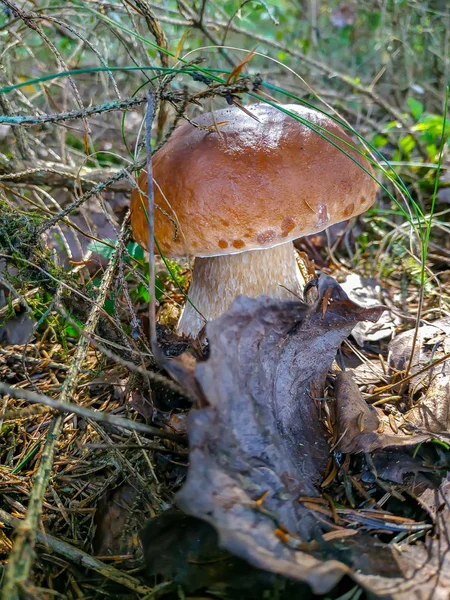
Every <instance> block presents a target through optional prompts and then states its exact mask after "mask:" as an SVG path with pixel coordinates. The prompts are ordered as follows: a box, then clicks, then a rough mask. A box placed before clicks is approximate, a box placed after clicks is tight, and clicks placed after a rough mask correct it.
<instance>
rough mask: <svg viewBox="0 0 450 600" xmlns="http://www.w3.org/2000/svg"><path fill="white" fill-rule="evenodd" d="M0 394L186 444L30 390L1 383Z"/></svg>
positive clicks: (176, 437)
mask: <svg viewBox="0 0 450 600" xmlns="http://www.w3.org/2000/svg"><path fill="white" fill-rule="evenodd" d="M0 394H7V395H8V396H11V397H12V398H15V399H17V400H26V401H27V402H31V403H32V404H42V405H43V406H48V407H49V408H52V409H53V410H56V411H58V412H59V413H62V414H73V415H78V416H79V417H83V418H84V419H92V421H95V422H96V423H107V424H108V425H113V426H114V427H119V428H121V429H127V430H129V431H138V432H139V433H146V434H147V435H151V436H153V437H159V438H162V439H166V440H171V441H173V442H179V443H185V442H186V439H185V438H184V437H183V436H181V435H177V434H176V433H170V431H161V430H160V429H158V428H157V427H152V426H151V425H146V424H145V423H139V422H138V421H131V419H124V418H123V417H117V416H116V415H111V414H109V413H105V412H100V411H97V410H93V409H92V408H86V407H84V406H78V404H74V403H73V402H62V401H61V400H55V399H54V398H50V397H49V396H45V395H44V394H38V393H36V392H32V391H31V390H25V389H22V388H16V387H12V386H10V385H8V384H7V383H2V382H1V381H0ZM2 418H4V419H8V413H6V414H4V415H3V417H2Z"/></svg>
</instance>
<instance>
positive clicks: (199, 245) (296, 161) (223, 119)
mask: <svg viewBox="0 0 450 600" xmlns="http://www.w3.org/2000/svg"><path fill="white" fill-rule="evenodd" d="M246 108H247V110H248V111H249V112H250V113H251V114H252V115H253V117H252V116H250V115H249V114H247V113H246V112H244V111H242V110H241V109H239V108H237V107H231V108H226V109H223V110H217V111H215V112H214V113H207V114H204V115H202V116H200V117H198V118H197V119H196V121H195V126H194V125H192V124H190V123H186V124H184V125H182V126H180V127H178V128H177V129H176V130H175V131H174V132H173V134H172V136H171V137H170V138H169V140H168V141H167V143H166V144H165V145H164V146H163V147H162V148H161V149H160V150H159V151H158V152H157V153H156V154H155V156H154V158H153V178H154V197H155V214H154V224H155V239H156V242H157V245H158V248H159V250H160V251H161V253H162V254H163V255H164V256H167V257H170V258H177V257H183V256H195V257H196V258H195V263H194V269H193V274H192V283H191V287H190V290H189V299H190V302H187V303H186V306H185V308H184V310H183V314H182V316H181V319H180V322H179V324H178V332H179V333H180V334H183V335H186V336H191V337H196V336H197V335H198V334H199V332H200V330H201V329H202V328H203V326H204V324H205V320H204V319H206V320H210V319H214V318H216V317H217V316H219V315H220V314H222V313H223V312H225V311H226V310H227V309H228V308H229V306H230V305H231V303H232V301H233V300H234V299H235V298H236V296H238V295H239V294H246V295H247V296H250V297H257V296H259V295H261V294H266V295H269V296H272V297H275V298H281V299H283V298H284V299H292V298H293V295H292V293H296V294H298V293H299V292H300V291H301V290H302V287H303V284H304V280H303V278H302V276H301V274H300V270H299V268H298V265H297V262H296V256H295V250H294V246H293V243H292V242H293V240H295V239H297V238H299V237H303V236H306V235H310V234H313V233H317V232H319V231H323V230H324V229H326V228H327V227H329V226H330V225H332V224H333V223H338V222H340V221H344V220H346V219H350V218H351V217H354V216H356V215H359V214H361V213H362V212H364V211H365V210H367V209H368V208H369V207H370V206H371V205H372V204H373V203H374V201H375V196H376V188H377V185H376V183H375V181H374V180H373V179H372V178H371V177H370V175H369V174H367V173H366V172H365V171H364V170H363V169H361V167H360V166H359V165H358V164H356V163H355V162H354V160H352V159H351V158H349V156H347V155H346V154H345V153H344V152H342V151H341V150H340V149H339V148H337V147H335V146H333V144H331V143H330V142H328V141H327V140H325V139H324V138H323V137H321V136H320V135H319V134H318V133H316V132H314V131H312V130H311V129H310V128H309V127H307V126H306V125H303V124H302V123H300V122H299V121H297V120H296V119H294V118H293V117H292V116H290V115H288V114H286V113H285V112H283V111H281V110H279V109H277V108H275V107H273V106H271V105H268V104H255V105H251V106H247V107H246ZM284 108H286V109H288V110H289V111H291V112H294V113H296V114H297V115H299V116H300V117H302V118H303V119H307V120H308V121H310V122H312V123H313V124H314V125H315V126H319V127H321V128H324V129H326V130H327V132H329V133H331V134H333V135H335V136H338V138H341V139H342V140H344V142H347V143H349V144H351V146H350V147H348V146H347V145H346V144H345V143H343V142H341V141H337V140H336V138H333V137H332V135H331V136H328V137H329V138H330V139H332V140H333V141H334V143H336V144H337V146H339V147H340V148H342V149H343V150H344V151H345V152H346V153H348V154H349V155H350V156H351V157H353V158H354V159H355V160H356V161H357V162H359V163H360V164H362V165H364V167H365V169H367V170H368V171H369V172H371V167H370V164H369V163H368V161H367V160H366V159H365V158H364V157H362V156H361V155H360V154H358V153H357V152H356V151H354V150H353V149H352V148H353V147H354V146H353V144H352V141H351V139H350V138H349V137H348V136H347V134H346V133H345V132H344V131H343V129H342V128H341V127H339V126H338V125H337V124H336V123H335V122H334V121H333V120H331V119H330V118H328V117H326V116H324V115H322V114H321V113H319V112H317V111H314V110H310V109H308V108H304V107H302V106H298V105H286V106H285V107H284ZM254 117H256V118H254ZM138 188H139V190H140V191H139V190H136V189H135V190H133V194H132V198H131V225H132V231H133V236H134V238H135V240H136V241H137V242H138V243H139V244H140V245H141V246H143V247H144V248H147V249H148V222H147V211H146V207H147V200H146V191H147V174H146V172H145V171H143V172H142V173H141V175H140V177H139V180H138Z"/></svg>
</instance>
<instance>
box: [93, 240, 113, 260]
mask: <svg viewBox="0 0 450 600" xmlns="http://www.w3.org/2000/svg"><path fill="white" fill-rule="evenodd" d="M104 242H105V243H103V242H100V241H97V240H94V241H93V242H91V243H90V244H89V246H88V250H90V251H91V252H93V253H94V254H98V255H99V256H103V258H106V259H108V260H109V259H110V258H111V256H112V253H113V252H114V249H115V247H116V246H117V240H111V239H109V238H105V239H104ZM108 244H109V245H108ZM111 246H114V248H111Z"/></svg>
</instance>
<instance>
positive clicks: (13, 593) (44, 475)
mask: <svg viewBox="0 0 450 600" xmlns="http://www.w3.org/2000/svg"><path fill="white" fill-rule="evenodd" d="M125 230H126V226H125V225H124V226H123V227H122V230H121V236H120V237H121V238H122V236H123V235H124V233H125ZM119 256H120V253H119V247H117V248H115V250H114V251H113V254H112V256H111V260H110V262H109V264H108V267H107V268H106V271H105V274H104V276H103V279H102V282H101V284H100V289H99V292H98V296H97V299H96V300H97V302H96V303H95V304H94V305H93V306H92V309H91V312H90V314H89V318H88V320H87V323H86V326H85V333H86V336H81V337H80V340H79V342H78V346H77V350H76V352H75V355H74V358H73V362H72V364H71V365H70V369H69V371H68V372H67V377H66V379H65V381H64V383H63V385H62V389H61V394H60V396H59V402H60V403H61V404H67V403H69V402H70V399H71V398H73V396H74V393H75V390H76V386H77V382H78V376H79V373H80V369H81V367H82V363H83V361H84V360H85V358H86V354H87V351H88V349H89V341H90V337H91V336H92V335H93V334H94V332H95V330H96V328H97V324H98V321H99V318H100V313H101V308H100V307H102V306H103V305H104V303H105V300H106V298H107V295H108V293H109V290H110V287H111V284H112V281H113V276H114V273H115V271H116V267H117V260H118V257H119ZM1 385H2V386H3V385H4V384H1ZM3 389H4V388H3ZM16 393H17V392H16ZM22 393H23V391H22ZM30 393H31V392H30ZM49 400H51V399H49ZM63 425H64V418H63V415H62V414H59V415H58V416H57V417H55V418H54V420H53V421H52V424H51V425H50V428H49V431H48V434H47V439H46V441H45V444H44V448H43V452H42V456H41V461H40V463H39V467H38V469H37V471H36V474H35V476H34V479H33V487H32V490H31V493H30V499H29V503H28V509H27V515H26V518H25V520H24V523H23V526H22V527H21V528H20V529H19V531H18V532H17V537H16V540H15V544H14V547H13V550H12V552H11V554H10V557H9V562H8V566H7V568H6V572H5V576H4V581H3V589H2V593H3V597H4V598H8V600H19V597H20V589H21V587H22V586H23V585H25V584H26V582H27V580H28V577H29V574H30V570H31V567H32V564H33V549H34V545H35V541H36V532H37V531H38V529H39V521H40V519H41V513H42V504H43V501H44V495H45V492H46V489H47V486H48V482H49V479H50V475H51V471H52V467H53V461H54V457H55V453H56V449H57V444H58V439H59V437H60V435H61V432H62V430H63Z"/></svg>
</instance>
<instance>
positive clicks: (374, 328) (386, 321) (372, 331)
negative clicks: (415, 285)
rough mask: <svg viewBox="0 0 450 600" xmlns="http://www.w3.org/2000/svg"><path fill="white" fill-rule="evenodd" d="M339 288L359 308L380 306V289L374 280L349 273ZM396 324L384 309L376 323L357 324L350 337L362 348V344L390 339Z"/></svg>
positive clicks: (395, 320)
mask: <svg viewBox="0 0 450 600" xmlns="http://www.w3.org/2000/svg"><path fill="white" fill-rule="evenodd" d="M341 287H342V288H343V289H344V291H345V292H346V293H347V294H348V297H349V298H350V300H353V302H357V303H358V304H359V305H360V306H367V307H369V306H380V304H381V288H380V284H379V283H378V282H377V281H376V280H375V279H370V278H369V277H361V276H360V275H357V274H356V273H351V274H350V275H348V276H347V278H346V280H345V281H343V282H342V283H341ZM398 323H399V319H398V318H396V317H394V316H393V315H392V313H391V312H389V310H388V308H387V307H386V310H385V311H384V312H383V314H382V315H381V317H380V318H379V319H378V321H377V322H376V323H367V322H363V323H358V324H357V325H356V326H355V327H354V328H353V330H352V336H353V337H354V338H355V341H356V343H357V344H358V345H359V346H364V342H378V341H380V340H384V339H388V338H391V337H392V335H393V334H394V332H395V327H396V325H397V324H398Z"/></svg>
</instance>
